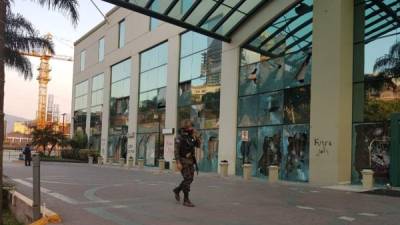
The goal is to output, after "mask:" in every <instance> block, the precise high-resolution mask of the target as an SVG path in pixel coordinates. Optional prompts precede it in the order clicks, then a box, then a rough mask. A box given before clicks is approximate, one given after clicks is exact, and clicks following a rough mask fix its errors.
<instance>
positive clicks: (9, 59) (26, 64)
mask: <svg viewBox="0 0 400 225" xmlns="http://www.w3.org/2000/svg"><path fill="white" fill-rule="evenodd" d="M4 51H5V55H6V57H5V59H4V63H5V65H6V66H9V67H10V68H12V69H15V70H17V71H18V72H20V73H22V75H23V76H24V78H25V79H31V78H32V65H31V62H30V61H29V59H28V58H27V57H25V56H23V55H21V54H20V53H19V52H17V51H14V50H11V49H9V48H5V49H4Z"/></svg>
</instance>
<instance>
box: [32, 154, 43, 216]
mask: <svg viewBox="0 0 400 225" xmlns="http://www.w3.org/2000/svg"><path fill="white" fill-rule="evenodd" d="M32 160H33V181H32V183H33V204H32V209H33V220H34V221H36V220H39V219H40V218H41V217H42V215H41V213H40V157H39V155H38V154H33V155H32Z"/></svg>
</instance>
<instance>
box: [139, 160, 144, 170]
mask: <svg viewBox="0 0 400 225" xmlns="http://www.w3.org/2000/svg"><path fill="white" fill-rule="evenodd" d="M138 167H139V169H143V167H144V159H138Z"/></svg>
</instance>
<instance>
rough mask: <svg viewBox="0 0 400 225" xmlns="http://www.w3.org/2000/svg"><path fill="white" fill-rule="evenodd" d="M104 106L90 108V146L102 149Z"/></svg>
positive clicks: (98, 149) (97, 149)
mask: <svg viewBox="0 0 400 225" xmlns="http://www.w3.org/2000/svg"><path fill="white" fill-rule="evenodd" d="M101 126H102V106H95V107H92V108H91V109H90V137H89V148H90V149H94V150H96V151H100V148H101Z"/></svg>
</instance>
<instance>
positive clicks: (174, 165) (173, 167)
mask: <svg viewBox="0 0 400 225" xmlns="http://www.w3.org/2000/svg"><path fill="white" fill-rule="evenodd" d="M169 169H170V170H172V172H179V171H178V167H176V160H175V159H173V160H172V161H171V166H170V168H169Z"/></svg>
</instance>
